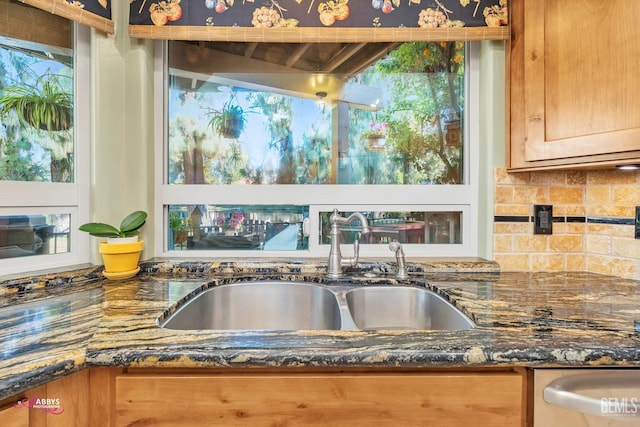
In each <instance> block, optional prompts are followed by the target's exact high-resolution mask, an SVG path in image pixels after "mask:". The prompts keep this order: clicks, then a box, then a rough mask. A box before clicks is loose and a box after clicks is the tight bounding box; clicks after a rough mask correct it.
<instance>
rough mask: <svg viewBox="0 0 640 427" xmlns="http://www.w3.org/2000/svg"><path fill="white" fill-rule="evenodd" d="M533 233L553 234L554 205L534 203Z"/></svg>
mask: <svg viewBox="0 0 640 427" xmlns="http://www.w3.org/2000/svg"><path fill="white" fill-rule="evenodd" d="M533 234H553V206H552V205H533Z"/></svg>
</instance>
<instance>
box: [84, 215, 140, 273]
mask: <svg viewBox="0 0 640 427" xmlns="http://www.w3.org/2000/svg"><path fill="white" fill-rule="evenodd" d="M146 220H147V213H146V212H144V211H135V212H132V213H130V214H129V215H127V216H126V217H125V218H124V219H123V220H122V222H121V223H120V227H119V228H116V227H114V226H112V225H109V224H104V223H101V222H89V223H86V224H83V225H81V226H80V231H85V232H87V233H89V234H90V235H92V236H95V237H104V238H107V241H103V242H100V246H99V252H100V253H101V254H102V260H103V262H104V272H103V275H104V276H105V277H106V278H108V279H115V280H117V279H128V278H129V277H133V276H135V275H136V274H137V273H138V271H140V267H139V266H138V262H139V261H140V253H141V252H142V249H143V248H144V242H143V241H142V240H139V239H138V233H139V232H140V231H139V230H140V228H141V227H142V226H143V225H144V223H145V222H146Z"/></svg>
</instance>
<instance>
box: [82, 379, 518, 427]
mask: <svg viewBox="0 0 640 427" xmlns="http://www.w3.org/2000/svg"><path fill="white" fill-rule="evenodd" d="M525 378H526V375H525V374H524V372H517V371H511V372H506V371H505V372H400V373H395V372H374V373H369V372H339V373H338V372H336V373H322V372H318V373H314V372H308V373H281V372H276V373H264V374H261V373H251V374H249V373H212V374H202V373H198V371H187V372H184V371H183V372H174V373H172V372H166V373H164V372H158V371H155V372H149V373H146V372H144V371H140V370H138V371H137V372H128V373H124V372H123V373H120V374H117V375H115V377H114V378H113V379H112V380H111V382H109V381H107V382H104V383H103V387H104V386H106V387H109V388H110V390H111V393H113V403H112V404H111V406H110V408H111V410H112V411H113V412H112V413H111V416H105V415H104V414H105V411H104V409H103V410H102V413H103V415H101V416H100V417H98V418H97V419H96V418H94V419H93V420H92V424H91V425H93V426H97V425H110V426H117V427H119V426H147V425H148V426H172V427H176V426H252V427H255V426H394V427H398V426H430V425H437V426H466V425H470V426H473V425H482V426H485V427H490V426H504V427H506V426H509V427H512V426H524V425H525V415H524V414H525V394H526V387H525V383H526V380H525ZM92 387H93V384H92ZM105 421H107V422H108V424H98V423H102V422H105Z"/></svg>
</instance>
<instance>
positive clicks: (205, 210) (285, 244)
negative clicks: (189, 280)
mask: <svg viewBox="0 0 640 427" xmlns="http://www.w3.org/2000/svg"><path fill="white" fill-rule="evenodd" d="M308 218H309V209H308V207H306V206H292V205H291V206H286V205H273V206H270V205H260V206H258V205H237V206H229V205H224V206H218V205H171V206H169V249H170V250H238V249H241V250H270V251H279V250H280V251H282V250H290V251H293V250H305V249H308V248H309V238H308V235H306V233H305V229H306V227H305V223H306V221H305V220H307V219H308Z"/></svg>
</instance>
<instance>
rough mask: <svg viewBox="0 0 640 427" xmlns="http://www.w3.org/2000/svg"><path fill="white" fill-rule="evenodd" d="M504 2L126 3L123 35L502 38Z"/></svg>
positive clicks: (275, 0) (187, 0)
mask: <svg viewBox="0 0 640 427" xmlns="http://www.w3.org/2000/svg"><path fill="white" fill-rule="evenodd" d="M507 24H508V8H507V0H351V1H349V0H330V1H316V0H257V1H256V0H197V1H195V0H163V1H158V0H132V1H131V3H130V14H129V35H130V36H131V37H138V38H148V39H161V40H202V41H255V42H261V41H268V42H289V43H291V42H309V41H316V42H333V41H340V42H359V41H380V42H390V41H450V40H506V39H507V38H508V37H509V28H508V26H507Z"/></svg>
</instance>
